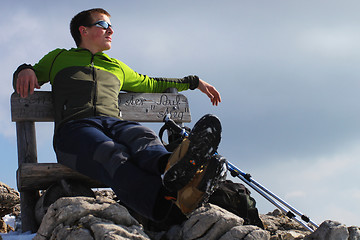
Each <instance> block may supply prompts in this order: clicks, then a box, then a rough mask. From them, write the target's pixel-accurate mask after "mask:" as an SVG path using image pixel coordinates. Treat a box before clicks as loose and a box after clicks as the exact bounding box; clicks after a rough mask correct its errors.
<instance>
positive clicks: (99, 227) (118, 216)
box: [34, 197, 150, 240]
mask: <svg viewBox="0 0 360 240" xmlns="http://www.w3.org/2000/svg"><path fill="white" fill-rule="evenodd" d="M34 239H35V240H45V239H69V240H70V239H76V240H82V239H84V240H85V239H86V240H90V239H150V238H149V237H148V236H147V235H146V234H145V233H144V231H143V229H142V227H141V225H139V223H138V222H137V221H136V220H135V219H134V218H133V217H132V216H131V215H130V214H129V212H128V211H127V209H126V208H125V207H123V206H121V205H120V204H118V203H116V202H115V201H113V200H110V199H106V198H97V199H94V198H89V197H65V198H60V199H59V200H57V201H56V202H55V203H54V204H52V205H51V206H50V207H49V208H48V211H47V213H46V214H45V216H44V218H43V221H42V223H41V225H40V228H39V230H38V232H37V234H36V236H35V238H34Z"/></svg>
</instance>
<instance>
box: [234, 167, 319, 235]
mask: <svg viewBox="0 0 360 240" xmlns="http://www.w3.org/2000/svg"><path fill="white" fill-rule="evenodd" d="M227 164H228V168H229V171H230V173H231V175H232V176H233V177H238V178H240V179H241V180H242V181H244V182H245V183H246V184H248V185H249V186H250V187H252V188H253V189H254V190H255V191H257V192H258V193H259V194H260V195H261V196H263V197H264V198H266V199H267V200H268V201H269V202H271V203H272V204H274V205H275V206H276V207H277V208H279V209H280V210H281V211H282V212H283V213H284V214H285V215H286V216H287V217H289V218H290V219H294V220H295V221H297V222H298V223H300V224H301V225H303V226H304V227H306V228H307V229H308V230H310V231H311V232H313V231H314V230H313V229H312V228H310V227H309V226H307V225H306V224H305V223H304V222H306V223H310V224H311V225H313V226H314V227H315V228H318V225H317V224H316V223H314V222H313V221H311V220H310V218H309V217H307V216H305V215H304V214H302V213H301V212H299V211H298V210H296V209H295V208H294V207H292V206H291V205H290V204H288V203H287V202H285V201H284V200H282V199H281V198H280V197H278V196H276V195H275V194H274V193H272V192H271V191H270V190H268V189H267V188H265V187H264V186H262V185H261V184H260V183H258V182H256V181H255V180H254V179H252V178H251V175H250V174H249V173H245V172H243V171H241V170H240V169H239V168H237V167H236V166H235V165H233V164H232V163H230V162H229V161H228V162H227ZM264 192H265V193H266V194H268V195H270V196H271V197H272V198H274V199H276V200H277V201H278V202H279V203H281V204H282V205H283V206H285V207H286V208H288V209H289V211H287V210H286V209H285V208H284V207H283V206H281V205H280V204H279V203H278V202H276V201H274V199H272V198H270V197H269V196H268V195H266V194H265V193H264ZM293 212H294V213H295V214H296V215H298V216H299V217H300V218H301V220H302V221H304V222H302V221H300V220H299V219H297V218H296V215H295V214H294V213H293Z"/></svg>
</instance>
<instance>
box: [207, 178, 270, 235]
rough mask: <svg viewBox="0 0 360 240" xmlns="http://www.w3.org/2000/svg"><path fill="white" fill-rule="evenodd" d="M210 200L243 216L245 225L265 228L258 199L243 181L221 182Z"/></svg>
mask: <svg viewBox="0 0 360 240" xmlns="http://www.w3.org/2000/svg"><path fill="white" fill-rule="evenodd" d="M208 202H209V203H212V204H215V205H217V206H219V207H221V208H224V209H226V210H227V211H229V212H232V213H234V214H235V215H237V216H239V217H241V218H242V219H244V225H254V226H258V227H260V228H262V229H264V224H263V223H262V221H261V219H260V217H259V212H258V209H257V208H256V201H255V199H254V198H252V197H251V196H250V191H249V189H247V188H246V187H245V186H244V185H243V184H241V183H234V182H233V181H231V180H225V181H222V182H220V184H219V186H218V188H217V189H216V190H215V192H214V193H213V194H212V195H211V196H210V198H209V200H208Z"/></svg>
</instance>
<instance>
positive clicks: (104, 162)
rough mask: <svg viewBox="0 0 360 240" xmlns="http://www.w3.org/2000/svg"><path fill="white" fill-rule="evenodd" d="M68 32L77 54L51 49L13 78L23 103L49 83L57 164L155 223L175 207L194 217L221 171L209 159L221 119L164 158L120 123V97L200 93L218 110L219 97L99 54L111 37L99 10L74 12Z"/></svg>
mask: <svg viewBox="0 0 360 240" xmlns="http://www.w3.org/2000/svg"><path fill="white" fill-rule="evenodd" d="M70 30H71V34H72V37H73V38H74V40H75V43H76V45H77V48H72V49H69V50H66V49H55V50H54V51H51V52H49V53H48V54H47V55H45V56H44V57H43V58H42V59H41V60H40V61H39V62H38V63H37V64H35V65H34V66H31V65H28V64H23V65H21V66H19V67H18V69H17V70H16V72H15V73H14V89H15V90H16V91H17V93H18V94H20V96H21V97H23V98H26V97H27V96H28V95H29V94H32V93H33V92H34V89H35V88H40V85H42V84H44V83H46V82H50V83H51V85H52V93H53V101H54V110H55V132H54V150H55V152H56V156H57V161H58V162H59V163H62V164H64V165H66V166H68V167H70V168H72V169H74V170H76V171H78V172H80V173H82V174H84V175H87V176H89V177H91V178H93V179H96V180H99V181H101V182H103V183H104V184H106V185H107V186H109V187H111V188H112V189H113V191H114V192H115V193H116V195H117V197H118V198H119V199H120V201H121V202H123V203H124V204H125V205H126V206H128V207H130V208H132V209H133V210H134V211H136V212H138V213H139V214H141V215H143V216H145V217H147V218H150V219H152V220H155V221H159V220H162V219H164V218H165V217H166V215H167V214H168V212H169V211H170V210H171V208H172V206H173V203H175V205H176V206H178V207H179V209H180V210H181V211H182V212H183V213H184V214H188V213H190V212H192V211H193V210H194V209H195V208H196V207H197V206H198V205H199V204H200V203H201V202H202V201H203V199H204V198H205V197H206V194H208V192H207V190H208V189H209V188H211V185H213V184H215V182H216V180H215V179H216V177H217V174H218V170H219V169H220V168H221V167H222V166H221V164H222V163H223V162H221V160H220V157H218V156H217V155H214V153H215V151H216V150H217V147H218V144H219V142H220V138H221V125H220V121H219V119H218V118H217V117H215V116H213V115H205V116H204V117H203V118H201V119H200V120H199V121H198V122H197V123H196V124H195V126H194V128H193V130H192V131H191V133H190V135H189V137H188V138H186V139H185V140H184V141H183V142H182V143H181V144H180V145H179V147H178V148H177V149H176V150H175V151H174V152H173V153H169V152H168V151H167V150H166V149H165V148H164V146H163V145H162V143H161V141H160V140H159V139H158V137H157V136H156V134H155V133H154V132H153V131H152V130H150V129H148V128H146V127H144V126H142V125H140V124H139V123H137V122H130V121H123V120H121V117H120V112H119V109H118V94H119V91H120V90H123V91H132V92H164V90H165V89H167V88H177V89H178V90H179V91H182V90H187V89H191V90H193V89H196V88H198V89H199V90H200V91H202V92H203V93H205V94H206V95H207V96H208V97H209V98H210V99H211V102H212V104H213V105H218V103H219V102H220V101H221V98H220V94H219V92H218V91H217V90H216V89H215V88H214V87H213V86H212V85H210V84H208V83H206V82H205V81H203V80H201V79H199V78H198V77H197V76H187V77H184V78H179V79H174V78H151V77H148V76H146V75H141V74H138V73H136V72H135V71H133V70H132V69H130V68H129V67H128V66H127V65H125V64H124V63H122V62H121V61H119V60H117V59H114V58H110V57H109V56H108V55H106V54H104V53H103V51H105V50H109V49H110V48H111V36H112V34H113V33H114V31H113V28H112V26H111V24H110V14H109V13H108V12H107V11H105V10H103V9H98V8H97V9H90V10H87V11H83V12H80V13H78V14H77V15H76V16H75V17H74V18H73V19H72V20H71V24H70Z"/></svg>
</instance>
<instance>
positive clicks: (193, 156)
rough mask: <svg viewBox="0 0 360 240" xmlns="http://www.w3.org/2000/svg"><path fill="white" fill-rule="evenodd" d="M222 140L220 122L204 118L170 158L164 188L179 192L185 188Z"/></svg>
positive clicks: (216, 119)
mask: <svg viewBox="0 0 360 240" xmlns="http://www.w3.org/2000/svg"><path fill="white" fill-rule="evenodd" d="M220 140H221V123H220V120H219V119H218V118H217V117H216V116H214V115H211V114H207V115H205V116H203V117H202V118H201V119H200V120H199V121H198V122H197V123H196V124H195V126H194V128H193V129H192V131H191V132H190V134H189V137H187V138H185V139H184V140H183V141H182V143H181V144H180V145H179V146H178V147H177V148H176V149H175V151H174V152H173V153H172V155H171V156H170V157H169V160H168V163H167V166H166V168H165V173H164V176H163V184H164V186H165V187H166V188H167V189H169V190H171V191H177V190H179V189H181V188H183V187H184V186H185V185H186V184H187V183H188V182H189V181H190V180H191V179H192V178H193V177H194V175H195V173H196V172H197V171H198V169H199V168H200V167H201V166H202V165H203V164H204V163H206V159H209V158H210V157H211V156H212V155H213V154H214V153H215V152H216V150H217V148H218V145H219V143H220Z"/></svg>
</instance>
